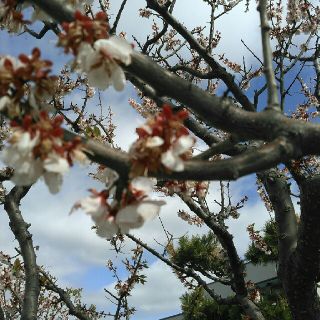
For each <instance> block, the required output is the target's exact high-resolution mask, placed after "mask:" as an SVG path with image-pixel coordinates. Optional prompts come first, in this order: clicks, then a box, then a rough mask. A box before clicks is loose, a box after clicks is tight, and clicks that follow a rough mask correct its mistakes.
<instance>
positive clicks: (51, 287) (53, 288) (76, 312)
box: [40, 270, 90, 320]
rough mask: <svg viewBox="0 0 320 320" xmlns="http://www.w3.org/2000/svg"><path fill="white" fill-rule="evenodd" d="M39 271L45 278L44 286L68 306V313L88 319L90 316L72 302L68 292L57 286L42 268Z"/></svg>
mask: <svg viewBox="0 0 320 320" xmlns="http://www.w3.org/2000/svg"><path fill="white" fill-rule="evenodd" d="M40 272H41V275H42V276H43V277H44V278H45V281H44V284H43V285H44V287H45V288H46V289H48V290H51V291H53V292H55V293H57V294H58V295H59V297H60V299H61V300H62V301H63V302H64V303H65V304H66V306H67V307H68V309H69V313H70V315H72V316H75V317H77V318H78V319H80V320H90V317H89V316H87V315H86V314H85V313H84V311H83V310H81V309H80V308H79V307H77V306H75V305H74V304H73V302H72V301H71V299H70V297H69V295H68V293H67V292H66V291H65V290H63V289H61V288H59V287H58V286H57V285H56V284H55V283H54V282H53V281H52V279H51V278H50V277H49V276H48V275H47V274H46V273H45V272H44V271H43V270H41V271H40Z"/></svg>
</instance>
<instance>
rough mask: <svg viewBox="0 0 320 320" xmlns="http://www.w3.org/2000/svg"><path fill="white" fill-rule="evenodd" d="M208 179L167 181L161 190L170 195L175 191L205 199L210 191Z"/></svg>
mask: <svg viewBox="0 0 320 320" xmlns="http://www.w3.org/2000/svg"><path fill="white" fill-rule="evenodd" d="M208 187H209V182H208V181H177V180H172V181H167V182H166V183H165V184H164V186H163V187H162V188H161V191H162V192H164V193H165V194H167V195H169V196H173V195H174V194H175V193H182V194H183V195H185V196H188V197H197V198H198V199H200V200H203V199H204V198H205V197H206V195H207V192H208Z"/></svg>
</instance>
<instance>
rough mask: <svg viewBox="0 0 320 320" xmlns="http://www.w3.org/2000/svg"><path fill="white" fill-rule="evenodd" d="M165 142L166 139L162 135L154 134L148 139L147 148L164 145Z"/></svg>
mask: <svg viewBox="0 0 320 320" xmlns="http://www.w3.org/2000/svg"><path fill="white" fill-rule="evenodd" d="M163 144H164V140H163V139H162V138H161V137H158V136H154V137H150V138H148V139H147V142H146V147H147V148H155V147H159V146H162V145H163Z"/></svg>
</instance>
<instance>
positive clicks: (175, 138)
mask: <svg viewBox="0 0 320 320" xmlns="http://www.w3.org/2000/svg"><path fill="white" fill-rule="evenodd" d="M187 116H188V113H187V112H186V111H185V110H181V111H179V112H177V113H174V112H173V111H172V109H171V107H170V106H169V105H164V106H163V110H162V111H161V112H160V113H159V114H157V115H156V116H155V117H154V118H150V119H149V120H148V121H147V122H146V124H144V125H142V126H141V127H139V128H138V129H137V133H138V135H139V138H138V140H137V141H136V142H135V143H134V144H133V145H132V146H131V148H130V155H131V160H132V172H131V174H132V175H133V176H138V175H145V174H147V172H148V171H151V172H156V171H157V170H159V169H166V170H171V171H182V170H183V169H184V161H185V160H187V159H188V158H190V157H191V153H192V147H193V145H194V143H195V140H194V138H193V137H191V136H190V135H189V132H188V130H187V129H186V128H185V127H184V125H183V121H184V119H186V117H187Z"/></svg>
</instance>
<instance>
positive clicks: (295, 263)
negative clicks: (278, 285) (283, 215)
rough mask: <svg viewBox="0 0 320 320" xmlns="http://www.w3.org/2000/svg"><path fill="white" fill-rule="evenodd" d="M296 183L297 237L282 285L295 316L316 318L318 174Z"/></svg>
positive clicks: (319, 233)
mask: <svg viewBox="0 0 320 320" xmlns="http://www.w3.org/2000/svg"><path fill="white" fill-rule="evenodd" d="M299 187H300V205H301V216H300V224H299V237H298V243H297V248H296V250H295V251H294V252H293V253H292V254H291V256H290V259H289V261H288V264H287V268H286V272H287V275H286V277H285V281H284V286H285V289H286V294H287V298H288V301H289V304H290V307H291V311H292V313H293V319H294V320H303V319H319V314H320V304H319V298H318V294H317V282H318V281H319V275H320V250H319V248H320V215H319V208H320V176H319V175H317V176H313V177H311V178H308V179H305V180H304V181H302V182H301V183H300V185H299Z"/></svg>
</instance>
